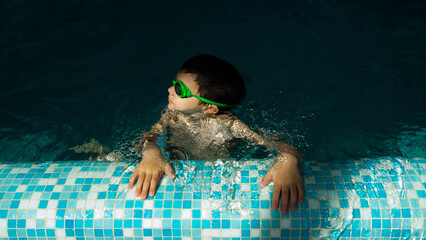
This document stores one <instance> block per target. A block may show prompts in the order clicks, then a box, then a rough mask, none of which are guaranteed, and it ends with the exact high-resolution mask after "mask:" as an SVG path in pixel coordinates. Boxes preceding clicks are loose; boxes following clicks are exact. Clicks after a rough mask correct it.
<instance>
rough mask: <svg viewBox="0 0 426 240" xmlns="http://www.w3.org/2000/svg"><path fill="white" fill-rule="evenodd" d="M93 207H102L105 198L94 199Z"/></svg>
mask: <svg viewBox="0 0 426 240" xmlns="http://www.w3.org/2000/svg"><path fill="white" fill-rule="evenodd" d="M95 207H96V208H98V209H104V207H105V200H103V199H98V200H96V205H95Z"/></svg>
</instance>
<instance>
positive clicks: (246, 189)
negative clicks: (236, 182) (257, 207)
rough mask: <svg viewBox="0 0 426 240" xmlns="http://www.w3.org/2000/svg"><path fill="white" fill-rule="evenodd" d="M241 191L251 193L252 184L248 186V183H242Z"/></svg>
mask: <svg viewBox="0 0 426 240" xmlns="http://www.w3.org/2000/svg"><path fill="white" fill-rule="evenodd" d="M241 191H242V192H250V184H248V183H241Z"/></svg>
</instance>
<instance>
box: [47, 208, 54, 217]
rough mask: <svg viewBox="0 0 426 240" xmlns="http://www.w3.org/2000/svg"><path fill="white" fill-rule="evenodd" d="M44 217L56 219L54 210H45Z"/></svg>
mask: <svg viewBox="0 0 426 240" xmlns="http://www.w3.org/2000/svg"><path fill="white" fill-rule="evenodd" d="M46 216H47V217H48V218H56V209H47V210H46Z"/></svg>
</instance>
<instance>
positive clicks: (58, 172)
mask: <svg viewBox="0 0 426 240" xmlns="http://www.w3.org/2000/svg"><path fill="white" fill-rule="evenodd" d="M270 164H271V160H263V161H259V160H256V161H246V162H235V161H234V162H233V161H224V162H221V161H217V162H215V163H213V162H210V161H192V162H181V163H179V164H178V165H177V166H176V169H177V173H178V177H177V179H176V180H175V181H171V180H168V179H166V178H163V180H162V182H161V186H160V187H159V189H158V192H157V194H156V195H155V197H153V198H149V199H147V200H144V201H142V200H139V199H137V198H136V197H135V196H134V190H130V191H128V190H127V184H128V179H129V177H130V175H131V174H132V171H133V169H134V166H131V165H130V164H129V163H126V162H99V161H66V162H48V163H41V164H31V163H14V164H1V165H0V239H142V238H143V239H424V238H425V237H426V230H425V227H426V222H425V217H426V191H425V188H426V172H425V167H426V160H425V159H423V158H417V159H396V158H391V159H390V158H383V159H361V160H347V161H344V162H333V163H325V162H305V163H304V165H303V166H302V169H303V174H304V183H305V202H304V203H303V204H301V205H298V208H297V210H296V211H294V212H290V213H289V214H287V215H282V214H280V212H279V211H277V210H271V207H270V206H271V200H270V199H271V189H272V186H268V187H265V188H263V189H259V187H258V185H257V182H258V181H259V180H260V179H261V176H262V175H264V174H265V173H266V170H265V169H267V168H268V167H269V166H270Z"/></svg>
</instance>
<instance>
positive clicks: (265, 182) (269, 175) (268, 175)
mask: <svg viewBox="0 0 426 240" xmlns="http://www.w3.org/2000/svg"><path fill="white" fill-rule="evenodd" d="M271 181H272V172H270V171H268V173H266V175H265V176H264V177H263V178H262V181H260V182H259V186H261V187H264V186H266V185H268V184H269V183H270V182H271ZM274 189H275V186H274Z"/></svg>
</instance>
